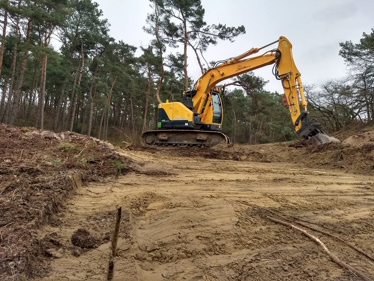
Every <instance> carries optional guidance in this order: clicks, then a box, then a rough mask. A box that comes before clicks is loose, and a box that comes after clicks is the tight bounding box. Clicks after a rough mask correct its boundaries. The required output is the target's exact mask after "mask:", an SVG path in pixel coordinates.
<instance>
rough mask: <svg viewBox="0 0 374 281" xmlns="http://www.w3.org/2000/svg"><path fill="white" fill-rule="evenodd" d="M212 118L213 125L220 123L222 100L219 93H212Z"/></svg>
mask: <svg viewBox="0 0 374 281" xmlns="http://www.w3.org/2000/svg"><path fill="white" fill-rule="evenodd" d="M212 106H213V119H212V123H213V124H214V125H220V126H221V125H222V100H221V96H220V95H219V94H216V93H213V94H212Z"/></svg>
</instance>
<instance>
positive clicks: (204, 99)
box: [142, 36, 339, 147]
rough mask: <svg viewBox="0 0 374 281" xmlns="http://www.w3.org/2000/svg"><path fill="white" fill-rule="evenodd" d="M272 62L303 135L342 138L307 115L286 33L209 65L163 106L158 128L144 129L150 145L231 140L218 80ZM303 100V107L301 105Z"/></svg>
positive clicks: (327, 139) (204, 144)
mask: <svg viewBox="0 0 374 281" xmlns="http://www.w3.org/2000/svg"><path fill="white" fill-rule="evenodd" d="M276 43H278V48H277V49H273V50H270V51H266V52H265V53H263V54H261V55H255V56H254V54H256V53H258V52H259V51H260V50H262V49H264V48H267V47H269V46H271V45H273V44H276ZM267 65H273V74H274V75H275V78H276V79H278V80H280V81H281V84H282V87H283V90H284V95H283V96H282V101H283V104H284V106H285V107H287V108H288V109H289V111H290V114H291V120H292V123H293V125H294V128H295V131H296V133H297V135H298V136H299V138H300V139H306V140H309V139H310V140H311V141H312V142H313V143H314V144H323V143H330V142H339V141H338V140H337V139H335V138H333V137H330V136H329V135H328V134H326V133H325V132H324V130H323V129H322V127H321V126H320V125H319V124H318V123H315V122H311V121H309V119H308V111H307V102H306V100H305V96H304V91H303V87H302V83H301V80H300V72H299V71H298V69H297V68H296V65H295V62H294V60H293V57H292V44H291V43H290V41H289V40H288V39H287V38H286V37H283V36H281V37H280V38H279V40H277V41H275V42H272V43H270V44H267V45H266V46H263V47H261V48H252V49H250V50H249V51H247V52H245V53H243V54H241V55H239V56H237V57H234V58H231V59H228V60H226V61H223V62H220V63H219V64H218V65H216V66H215V67H213V68H210V69H209V70H207V71H206V72H205V73H204V74H203V75H202V76H201V77H200V78H199V79H198V80H197V82H196V83H195V85H194V87H193V89H192V90H189V91H184V92H183V93H182V99H181V102H169V101H166V103H160V104H159V105H158V119H157V130H151V131H146V132H144V133H143V134H142V142H143V144H145V145H147V146H151V145H183V146H201V147H210V146H214V145H217V144H219V143H227V144H228V143H229V142H230V140H229V138H228V137H227V136H226V135H225V134H223V133H222V132H220V131H221V130H222V121H223V106H222V92H223V87H222V86H217V84H218V83H219V82H221V81H223V80H226V79H229V78H232V77H234V76H238V75H240V74H243V73H246V72H249V71H252V70H255V69H258V68H261V67H264V66H267ZM299 100H301V106H302V108H303V109H304V110H303V112H301V110H300V105H299Z"/></svg>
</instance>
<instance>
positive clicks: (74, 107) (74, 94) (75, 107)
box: [69, 40, 84, 132]
mask: <svg viewBox="0 0 374 281" xmlns="http://www.w3.org/2000/svg"><path fill="white" fill-rule="evenodd" d="M83 68H84V53H83V40H82V41H81V63H80V69H79V72H78V73H77V74H79V76H78V81H77V87H78V88H79V86H80V84H81V80H82V74H83ZM72 95H73V96H72V99H73V104H72V109H71V119H70V126H69V131H71V132H72V131H73V128H74V120H75V111H76V109H77V102H78V92H77V91H76V87H75V83H74V88H73V94H72Z"/></svg>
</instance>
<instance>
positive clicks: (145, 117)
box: [143, 64, 152, 132]
mask: <svg viewBox="0 0 374 281" xmlns="http://www.w3.org/2000/svg"><path fill="white" fill-rule="evenodd" d="M151 86H152V73H151V66H150V65H149V64H148V85H147V92H146V93H145V105H144V116H143V132H144V131H146V130H147V117H148V106H149V95H150V94H151Z"/></svg>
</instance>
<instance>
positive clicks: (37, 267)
mask: <svg viewBox="0 0 374 281" xmlns="http://www.w3.org/2000/svg"><path fill="white" fill-rule="evenodd" d="M134 165H135V163H134V162H133V161H131V160H130V159H127V158H126V157H124V156H121V155H119V154H117V153H116V152H115V151H114V148H113V146H112V145H111V144H109V143H106V142H103V141H101V140H98V139H95V138H91V137H87V136H83V135H79V134H76V133H72V132H62V133H59V134H56V133H53V132H50V131H41V130H37V129H35V128H25V127H13V126H8V125H4V124H0V280H9V278H10V279H11V280H23V279H25V280H28V279H30V278H31V277H33V276H35V275H39V273H40V272H41V271H43V270H44V267H43V262H41V261H40V259H41V257H42V256H43V255H45V254H48V253H45V251H43V245H42V244H43V243H41V241H39V240H38V239H37V238H36V233H35V231H36V229H37V228H38V227H39V226H40V225H41V224H43V223H47V222H48V223H51V224H58V222H57V221H55V218H54V214H55V213H56V212H57V211H58V210H59V209H61V207H62V206H63V202H64V201H65V199H66V198H67V197H68V196H69V195H70V194H72V193H74V190H75V188H76V187H77V186H80V185H82V184H85V183H86V182H89V181H100V180H102V179H104V178H105V177H108V176H116V175H118V174H124V173H126V172H128V171H131V170H132V167H133V166H134Z"/></svg>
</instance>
